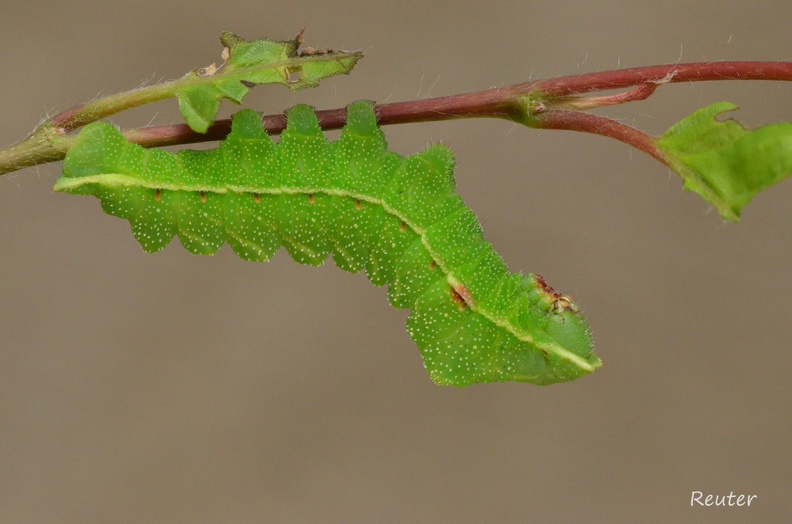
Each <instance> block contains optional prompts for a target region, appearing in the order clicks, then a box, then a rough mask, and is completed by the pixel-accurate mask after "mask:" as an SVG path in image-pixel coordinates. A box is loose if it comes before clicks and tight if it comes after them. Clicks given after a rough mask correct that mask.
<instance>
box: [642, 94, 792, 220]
mask: <svg viewBox="0 0 792 524" xmlns="http://www.w3.org/2000/svg"><path fill="white" fill-rule="evenodd" d="M735 109H737V106H736V105H734V104H731V103H729V102H720V103H717V104H714V105H711V106H709V107H705V108H703V109H699V110H698V111H696V112H695V113H693V114H692V115H690V116H689V117H687V118H685V119H684V120H682V121H681V122H678V123H677V124H675V125H674V126H673V127H671V129H669V130H668V131H667V132H666V133H665V134H664V135H663V136H661V137H659V138H658V139H657V141H656V144H657V147H658V148H659V149H660V150H661V151H662V152H663V155H664V156H665V157H666V159H667V161H668V163H669V164H670V165H671V167H673V168H674V170H675V171H676V172H677V173H679V175H680V176H681V177H682V178H683V179H684V181H685V189H687V190H689V191H693V192H694V193H696V194H698V195H699V196H700V197H701V198H703V199H704V200H706V201H707V202H709V203H710V204H712V205H713V206H715V208H716V209H717V210H718V212H719V213H720V214H721V216H722V217H723V218H724V219H726V220H731V221H733V222H737V221H738V220H739V219H740V211H741V209H742V207H743V206H744V205H745V204H747V203H748V202H750V200H751V199H752V198H753V197H755V196H756V195H757V194H758V193H760V192H761V191H763V190H764V189H766V188H767V187H769V186H771V185H772V184H775V183H776V182H779V181H781V180H783V179H784V178H786V177H788V176H790V175H792V123H789V122H786V123H782V124H772V125H767V126H763V127H760V128H758V129H753V130H749V129H746V128H745V127H743V126H742V125H741V124H740V123H739V122H736V121H734V120H726V121H723V122H721V121H718V120H715V117H716V116H717V115H719V114H721V113H724V112H726V111H733V110H735Z"/></svg>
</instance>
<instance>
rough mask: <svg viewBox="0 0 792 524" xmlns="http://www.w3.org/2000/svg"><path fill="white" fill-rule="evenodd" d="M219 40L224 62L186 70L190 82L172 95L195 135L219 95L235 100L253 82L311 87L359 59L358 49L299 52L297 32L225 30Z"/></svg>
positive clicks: (201, 130)
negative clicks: (271, 34)
mask: <svg viewBox="0 0 792 524" xmlns="http://www.w3.org/2000/svg"><path fill="white" fill-rule="evenodd" d="M220 41H221V43H222V44H223V48H224V57H227V61H226V63H225V64H224V66H223V67H221V68H216V67H215V66H214V64H213V65H212V66H210V67H205V68H201V69H197V70H195V71H191V72H190V73H188V74H187V77H186V79H191V80H194V81H191V82H186V83H185V85H184V86H183V87H181V88H179V89H178V90H177V93H176V94H177V96H178V99H179V109H180V111H181V113H182V116H183V117H184V120H185V121H186V122H187V124H188V125H189V126H190V127H191V128H192V129H193V130H194V131H198V132H199V133H205V132H206V130H207V129H208V128H209V126H210V125H211V124H212V122H213V121H214V119H215V115H216V114H217V110H218V108H219V107H220V100H221V99H222V98H227V99H228V100H231V101H232V102H235V103H237V104H238V103H240V102H242V99H243V98H244V96H245V95H246V94H247V93H248V92H249V91H250V89H251V88H252V87H253V86H255V85H258V84H283V85H285V86H286V87H288V88H289V89H291V90H292V91H296V90H298V89H305V88H307V87H315V86H317V85H319V82H320V81H322V80H324V79H325V78H328V77H331V76H335V75H340V74H348V73H349V72H350V71H351V70H352V68H353V67H355V63H357V61H358V60H360V58H362V57H363V53H360V52H349V51H333V50H329V49H322V50H316V49H311V48H307V49H305V50H303V51H299V47H300V45H301V44H302V41H303V40H302V33H300V34H299V35H297V37H296V38H294V39H293V40H285V41H276V40H269V39H266V38H261V39H258V40H251V41H247V40H244V39H242V38H241V37H239V36H237V35H235V34H233V33H229V32H228V31H225V32H223V35H222V36H221V38H220ZM183 80H184V79H183Z"/></svg>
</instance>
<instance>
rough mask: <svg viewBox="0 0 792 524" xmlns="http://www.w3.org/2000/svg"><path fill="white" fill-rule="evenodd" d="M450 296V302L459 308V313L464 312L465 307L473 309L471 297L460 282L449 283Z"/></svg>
mask: <svg viewBox="0 0 792 524" xmlns="http://www.w3.org/2000/svg"><path fill="white" fill-rule="evenodd" d="M450 294H451V300H453V301H454V302H455V303H456V305H457V306H459V310H460V311H464V310H465V308H466V307H469V308H471V309H473V295H471V294H470V291H469V290H468V288H466V287H465V286H464V284H462V283H461V282H457V281H453V282H451V288H450Z"/></svg>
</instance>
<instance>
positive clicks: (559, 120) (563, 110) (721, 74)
mask: <svg viewBox="0 0 792 524" xmlns="http://www.w3.org/2000/svg"><path fill="white" fill-rule="evenodd" d="M714 80H777V81H792V62H750V61H735V62H696V63H689V64H667V65H658V66H647V67H634V68H630V69H621V70H613V71H603V72H598V73H588V74H582V75H574V76H564V77H558V78H551V79H547V80H537V81H534V82H526V83H522V84H515V85H512V86H506V87H502V88H495V89H488V90H484V91H477V92H472V93H464V94H460V95H452V96H444V97H437V98H429V99H424V100H415V101H409V102H395V103H390V104H379V105H377V106H376V112H377V118H378V122H379V123H380V125H390V124H403V123H414V122H430V121H439V120H450V119H457V118H480V117H490V118H503V119H507V120H512V121H514V122H518V123H521V124H524V125H527V126H529V127H536V128H542V129H568V130H573V131H583V132H588V133H595V134H599V135H603V136H609V137H611V138H615V139H617V140H620V141H622V142H625V143H628V144H630V145H632V146H634V147H636V148H638V149H640V150H641V151H644V152H646V153H648V154H650V155H651V156H653V157H655V158H657V159H658V160H660V161H661V162H664V160H663V159H662V158H661V157H660V156H659V153H658V152H657V150H656V149H655V148H654V147H653V146H651V143H652V138H651V137H650V136H648V135H646V134H644V133H641V132H640V131H638V130H636V129H633V128H631V127H629V126H625V125H623V124H620V123H619V122H616V121H614V120H611V119H608V118H605V117H599V116H595V115H589V114H583V113H579V111H581V110H586V109H592V108H596V107H604V106H608V105H615V104H623V103H626V102H631V101H638V100H643V99H646V98H647V97H649V96H651V94H652V93H653V92H654V91H655V90H656V89H657V88H658V87H659V86H661V85H663V84H671V83H677V82H701V81H714ZM175 82H179V81H178V80H177V81H173V82H167V83H164V84H158V85H156V86H150V87H147V88H144V89H139V90H135V91H128V92H126V93H120V94H117V95H111V96H109V97H105V98H102V99H98V100H95V101H93V102H89V103H87V104H82V105H80V106H76V107H74V108H71V109H68V110H66V111H64V112H62V113H60V114H58V115H56V116H54V117H52V118H51V119H49V120H47V121H46V122H44V123H43V124H42V125H41V126H39V128H37V129H36V131H34V132H33V134H31V136H30V137H28V138H27V139H26V140H24V141H23V142H20V143H19V144H16V145H15V146H12V147H10V148H8V149H6V150H4V151H0V174H3V173H8V172H11V171H15V170H18V169H21V168H23V167H27V166H32V165H36V164H41V163H46V162H53V161H57V160H60V159H62V158H63V157H64V156H65V154H66V151H68V149H69V147H70V145H71V142H72V140H73V137H71V136H68V135H66V133H67V132H69V131H72V130H74V129H76V128H77V127H80V126H82V125H85V124H87V123H90V122H93V121H95V120H98V119H101V118H104V117H106V116H108V115H110V114H114V113H117V112H119V111H123V110H125V109H130V108H132V107H137V106H139V105H143V104H147V103H150V102H154V101H157V100H162V99H164V98H169V97H172V96H174V94H173V93H174V83H175ZM614 89H627V91H625V92H623V93H619V94H615V95H608V96H588V97H587V96H581V95H583V94H585V93H592V92H596V91H607V90H614ZM317 116H318V117H319V121H320V125H321V126H322V128H323V129H338V128H340V127H342V126H343V125H344V120H345V118H346V111H345V109H343V108H341V109H331V110H325V111H318V112H317ZM262 120H263V122H264V125H265V128H266V129H267V131H268V132H269V133H270V134H278V133H280V132H281V131H282V130H283V129H284V127H285V123H286V120H285V118H284V116H283V115H270V116H264V117H262ZM230 129H231V126H230V121H228V120H218V121H216V122H215V123H214V124H213V125H212V126H210V128H209V130H208V132H207V133H204V134H201V133H197V132H195V131H192V130H191V129H190V128H189V127H187V126H186V125H183V124H182V125H170V126H158V127H147V128H140V129H132V130H128V131H126V132H125V133H124V134H125V135H126V136H127V138H128V139H129V140H130V141H131V142H134V143H137V144H140V145H142V146H144V147H159V146H167V145H179V144H190V143H197V142H207V141H215V140H220V139H222V138H223V137H225V136H226V135H227V134H228V132H229V131H230Z"/></svg>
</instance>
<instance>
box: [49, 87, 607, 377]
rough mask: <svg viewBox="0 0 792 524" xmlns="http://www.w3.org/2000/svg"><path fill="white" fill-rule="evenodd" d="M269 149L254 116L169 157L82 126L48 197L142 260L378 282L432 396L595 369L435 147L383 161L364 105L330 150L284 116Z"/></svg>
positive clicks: (569, 315)
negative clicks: (117, 230)
mask: <svg viewBox="0 0 792 524" xmlns="http://www.w3.org/2000/svg"><path fill="white" fill-rule="evenodd" d="M287 117H288V119H287V120H288V122H287V129H286V130H285V131H284V132H283V135H282V136H281V138H280V141H279V143H278V144H275V143H273V142H272V141H271V139H270V138H269V136H268V135H267V133H266V132H265V131H264V129H263V127H262V124H261V119H260V117H259V115H258V114H257V113H255V112H253V111H250V110H244V111H241V112H240V113H238V114H237V115H236V116H235V117H234V120H233V125H232V131H231V134H230V135H228V137H227V138H226V139H225V140H224V141H223V142H222V143H221V144H220V146H219V148H218V149H214V150H210V151H192V150H183V151H179V152H178V153H176V154H173V153H169V152H166V151H162V150H146V149H144V148H142V147H140V146H138V145H134V144H130V143H129V142H127V141H126V139H125V138H124V137H123V135H121V133H120V132H119V131H118V130H117V129H116V128H114V127H113V126H111V125H109V124H106V123H94V124H91V125H89V126H87V127H86V128H85V129H84V130H83V131H82V132H81V133H80V135H79V136H78V137H77V139H76V142H75V144H74V146H73V147H72V148H71V149H70V151H69V153H68V155H67V156H66V159H65V161H64V163H63V176H61V177H60V178H59V179H58V180H57V182H56V183H55V191H63V192H67V193H75V194H90V195H95V196H97V197H98V198H100V199H101V200H102V208H103V209H104V210H105V211H106V212H107V213H109V214H111V215H115V216H118V217H121V218H125V219H127V220H129V221H130V223H131V225H132V232H133V234H134V235H135V238H136V239H137V240H138V241H139V242H140V244H141V245H142V246H143V249H144V250H145V251H147V252H154V251H159V250H161V249H163V248H164V247H165V246H166V245H167V244H168V243H169V242H170V240H171V239H172V238H173V236H174V235H178V236H179V239H180V240H181V243H182V244H183V245H184V247H185V248H186V249H187V250H188V251H190V252H191V253H198V254H205V255H208V254H212V253H214V252H216V251H217V250H218V249H219V248H220V247H221V246H222V245H223V244H224V243H225V242H228V243H229V244H230V245H231V247H232V249H233V250H234V251H235V252H236V253H237V254H238V255H239V256H240V257H242V258H243V259H245V260H255V261H259V262H264V261H266V260H269V259H270V258H271V257H272V256H273V254H274V253H275V252H276V251H277V250H278V249H279V248H280V246H281V245H282V246H284V247H285V248H286V250H287V251H288V252H289V254H290V255H291V256H292V257H293V258H294V259H295V260H296V261H297V262H300V263H301V264H309V265H319V264H322V263H323V262H324V261H325V259H326V258H327V256H328V254H331V253H332V256H333V260H334V261H335V263H336V265H338V267H340V268H341V269H343V270H345V271H349V272H352V273H356V272H358V271H361V270H363V269H365V271H366V274H367V275H368V277H369V279H370V280H371V281H372V282H373V283H374V284H375V285H377V286H381V285H384V284H388V285H389V287H388V298H389V300H390V302H391V304H392V305H393V306H394V307H397V308H410V309H411V310H412V311H411V313H410V316H409V318H408V320H407V330H408V332H409V333H410V336H411V337H412V338H413V340H414V341H415V342H416V344H417V346H418V348H419V349H420V351H421V355H422V357H423V361H424V365H425V367H426V369H427V371H428V372H429V375H430V376H431V378H432V380H434V382H436V383H437V384H443V385H454V386H466V385H469V384H473V383H477V382H496V381H497V382H505V381H519V382H530V383H534V384H552V383H556V382H563V381H568V380H573V379H575V378H577V377H579V376H581V375H584V374H587V373H590V372H592V371H594V370H595V369H597V368H598V367H599V366H600V365H601V362H600V360H599V359H598V358H597V357H596V356H595V355H594V354H593V350H592V343H591V337H590V334H589V329H588V324H587V323H586V320H585V319H584V317H583V316H582V315H581V314H580V313H579V312H578V309H577V307H576V306H575V305H574V303H573V302H572V300H571V299H570V298H569V297H566V296H563V295H560V294H559V293H556V292H555V291H553V289H552V288H550V287H549V286H547V285H546V284H545V282H544V280H543V279H542V277H540V276H539V275H536V274H529V275H521V274H511V273H509V272H508V270H507V269H506V266H505V264H504V263H503V260H502V259H501V258H500V256H498V254H497V253H495V251H494V250H493V249H492V246H491V245H490V244H489V243H487V242H486V240H484V237H483V235H482V232H481V226H480V225H479V223H478V220H477V219H476V216H475V215H474V214H473V212H472V211H471V210H470V209H469V208H467V207H466V206H465V204H464V203H463V201H462V199H461V197H460V196H459V195H457V194H456V193H455V184H454V178H453V168H454V158H453V156H452V154H451V152H450V151H449V150H448V149H447V148H445V147H443V146H440V145H434V146H431V147H429V148H428V149H426V150H425V151H423V152H421V153H418V154H414V155H411V156H409V157H406V158H405V157H402V156H400V155H398V154H396V153H393V152H389V151H388V150H387V142H386V141H385V137H384V135H383V133H382V131H381V130H380V129H379V127H378V126H377V120H376V116H375V113H374V109H373V105H372V104H371V103H370V102H365V101H361V102H355V103H353V104H351V105H349V106H348V108H347V124H346V126H345V127H344V128H343V130H342V132H341V137H340V138H339V139H338V140H337V141H336V142H334V143H330V142H328V141H327V139H326V138H325V136H324V133H323V132H322V130H321V128H320V127H319V124H318V122H317V118H316V114H315V113H314V111H313V110H312V109H311V108H310V107H308V106H304V105H300V106H295V107H292V108H291V109H289V110H288V112H287Z"/></svg>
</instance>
